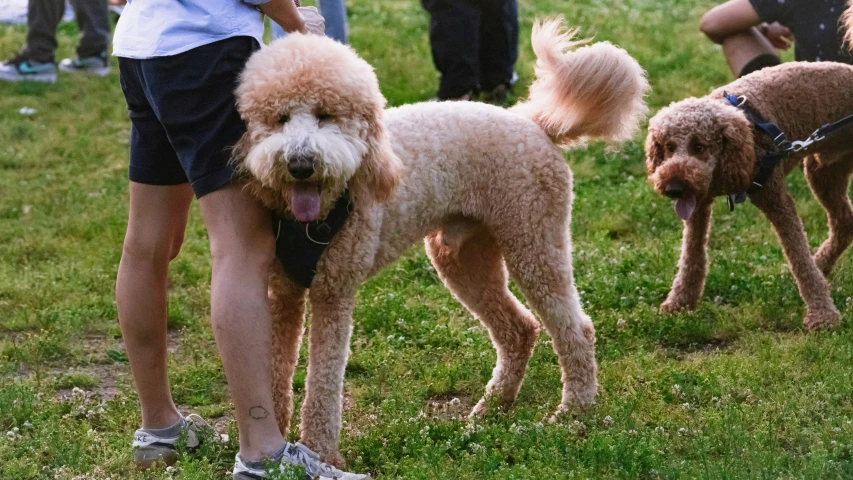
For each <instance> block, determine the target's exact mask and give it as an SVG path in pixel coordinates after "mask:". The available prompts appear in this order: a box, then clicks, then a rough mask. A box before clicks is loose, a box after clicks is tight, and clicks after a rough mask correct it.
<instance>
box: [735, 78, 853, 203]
mask: <svg viewBox="0 0 853 480" xmlns="http://www.w3.org/2000/svg"><path fill="white" fill-rule="evenodd" d="M723 98H724V99H725V100H726V101H727V102H728V103H729V104H731V105H733V106H735V107H737V108H739V109H740V110H741V111H742V112H743V113H744V115H746V118H747V119H748V120H749V122H750V123H752V125H753V126H755V128H757V129H758V130H760V131H762V132H764V134H766V135H767V136H768V137H770V138H771V139H773V143H774V144H776V148H777V150H776V151H775V152H771V153H768V154H767V155H764V156H763V157H761V160H759V161H758V162H757V166H758V173H756V174H755V178H753V180H752V184H751V185H750V186H749V188H747V189H746V191H744V192H741V193H732V194H729V195H728V196H727V197H726V200H727V201H728V203H729V210H730V211H734V209H735V204H737V203H743V202H745V201H746V197H747V195H753V194H755V193H758V192H760V191H761V189H762V188H764V185H765V184H766V183H767V181H768V180H770V176H771V175H773V170H774V169H775V168H776V166H777V165H779V162H781V161H782V160H783V159H785V157H787V156H788V155H789V154H790V153H792V152H794V153H796V152H800V151H802V150H805V149H807V148H809V147H811V146H812V145H813V144H815V143H817V142H820V141H822V140H824V139H826V138H827V137H829V136H830V135H832V134H834V133H836V132H837V131H838V130H841V129H842V128H844V127H847V126H848V125H850V124H853V115H848V116H847V117H844V118H842V119H841V120H839V121H837V122H834V123H828V124H826V125H824V126H822V127H820V128H818V129H817V130H815V131H814V133H812V134H811V135H810V136H809V138H807V139H805V140H796V141H793V142H792V141H790V140H788V138H787V137H786V136H785V133H784V132H783V131H782V130H781V129H780V128H779V127H778V126H777V125H776V124H775V123H772V122H767V121H765V120H764V119H763V118H762V117H761V115H758V113H756V112H755V111H754V110H752V109H751V108H749V106H747V104H746V101H747V98H746V97H745V96H743V95H741V96H739V97H738V96H735V95H729V94H728V93H726V92H723Z"/></svg>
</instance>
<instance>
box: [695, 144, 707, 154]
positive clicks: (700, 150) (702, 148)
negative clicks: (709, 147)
mask: <svg viewBox="0 0 853 480" xmlns="http://www.w3.org/2000/svg"><path fill="white" fill-rule="evenodd" d="M692 150H693V154H694V155H699V154H701V153H703V152H704V151H705V145H702V144H701V143H696V144H694V145H693V148H692Z"/></svg>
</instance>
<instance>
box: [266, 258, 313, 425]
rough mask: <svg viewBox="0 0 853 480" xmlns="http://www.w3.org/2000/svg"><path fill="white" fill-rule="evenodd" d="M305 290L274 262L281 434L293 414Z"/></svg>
mask: <svg viewBox="0 0 853 480" xmlns="http://www.w3.org/2000/svg"><path fill="white" fill-rule="evenodd" d="M305 292H306V289H305V288H304V287H301V286H299V285H297V284H295V283H294V282H292V281H291V280H290V279H288V278H287V276H286V275H285V273H284V269H283V268H282V267H281V264H279V263H278V262H275V265H274V267H273V269H272V275H271V277H270V288H269V298H270V311H271V313H272V322H273V324H272V328H273V338H272V345H273V364H272V365H273V372H272V373H273V395H274V398H273V399H274V401H275V415H276V419H277V420H278V428H279V429H280V430H281V433H282V435H284V436H287V433H288V431H289V430H290V421H291V418H292V417H293V371H294V370H295V369H296V364H297V363H298V362H299V346H300V344H301V343H302V328H303V323H304V321H305Z"/></svg>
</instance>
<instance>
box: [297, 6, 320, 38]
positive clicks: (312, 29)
mask: <svg viewBox="0 0 853 480" xmlns="http://www.w3.org/2000/svg"><path fill="white" fill-rule="evenodd" d="M297 10H299V15H301V16H302V20H304V21H305V33H308V34H314V35H321V36H322V35H325V34H326V19H325V18H323V16H322V15H320V12H319V11H318V10H317V8H316V7H299V8H297Z"/></svg>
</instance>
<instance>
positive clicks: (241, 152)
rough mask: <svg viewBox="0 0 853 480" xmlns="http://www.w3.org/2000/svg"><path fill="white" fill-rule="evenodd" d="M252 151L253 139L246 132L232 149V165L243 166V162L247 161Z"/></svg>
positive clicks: (230, 161)
mask: <svg viewBox="0 0 853 480" xmlns="http://www.w3.org/2000/svg"><path fill="white" fill-rule="evenodd" d="M251 149H252V139H251V137H250V136H249V132H245V133H244V134H243V136H242V137H240V140H238V141H237V143H236V144H234V146H233V147H231V160H229V163H230V164H231V165H234V166H237V167H240V166H241V165H243V161H244V160H246V156H247V155H249V151H250V150H251Z"/></svg>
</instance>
